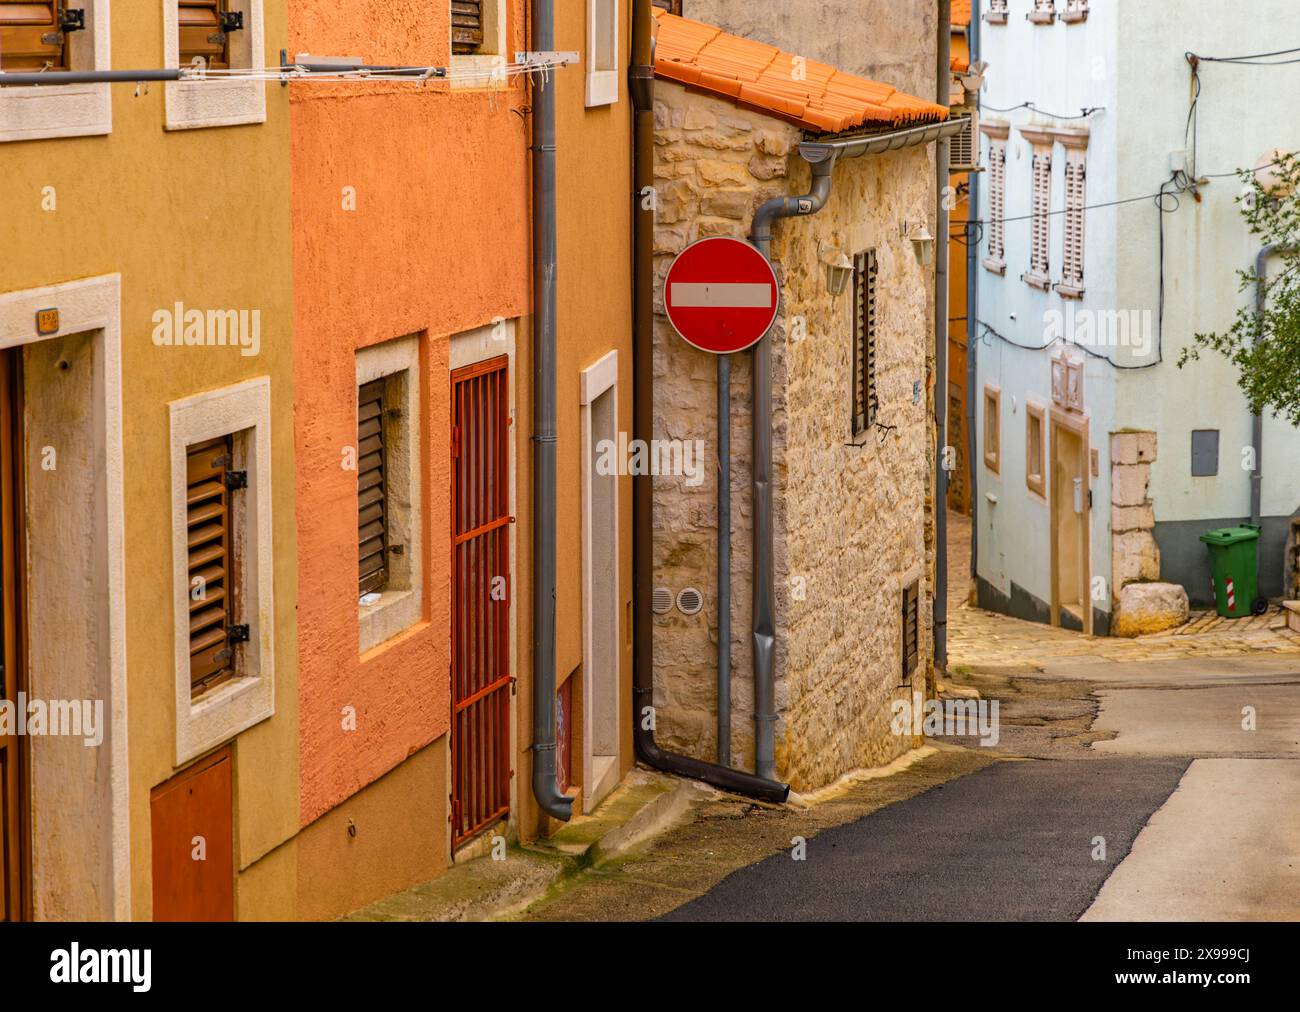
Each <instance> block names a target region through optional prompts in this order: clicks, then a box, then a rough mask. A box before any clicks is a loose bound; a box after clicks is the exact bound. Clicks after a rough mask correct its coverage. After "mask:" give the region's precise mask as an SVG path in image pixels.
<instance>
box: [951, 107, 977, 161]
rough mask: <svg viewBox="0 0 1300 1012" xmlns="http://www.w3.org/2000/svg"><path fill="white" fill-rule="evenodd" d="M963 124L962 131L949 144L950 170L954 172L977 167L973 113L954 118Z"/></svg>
mask: <svg viewBox="0 0 1300 1012" xmlns="http://www.w3.org/2000/svg"><path fill="white" fill-rule="evenodd" d="M952 119H954V120H958V121H960V122H962V124H963V126H962V131H961V133H959V134H957V135H956V136H955V137H953V138H952V140H951V141H950V142H949V146H948V168H949V169H950V170H951V171H953V172H959V171H968V170H971V169H974V168H976V167H977V156H976V151H977V150H978V147H977V145H976V141H975V136H976V134H975V117H974V115H972V114H971V113H968V112H966V113H960V114H956V115H954V116H953V117H952Z"/></svg>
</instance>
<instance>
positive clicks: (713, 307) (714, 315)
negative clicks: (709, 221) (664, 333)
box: [664, 236, 778, 355]
mask: <svg viewBox="0 0 1300 1012" xmlns="http://www.w3.org/2000/svg"><path fill="white" fill-rule="evenodd" d="M777 298H778V296H777V285H776V272H775V271H773V270H772V265H771V264H770V263H768V262H767V258H766V257H765V256H763V254H762V253H760V252H759V251H758V250H757V249H755V248H754V247H753V246H751V245H750V244H749V243H747V242H744V241H742V240H740V239H731V238H727V237H726V236H718V237H716V238H713V239H700V240H699V241H698V242H693V243H691V244H690V245H689V246H687V247H686V248H685V249H684V250H682V251H681V252H680V253H678V254H677V259H675V260H674V261H673V264H672V266H671V267H669V268H668V275H667V276H666V277H665V278H664V308H665V309H666V310H667V311H668V320H669V322H671V323H672V325H673V329H675V330H676V331H677V333H678V334H680V335H681V336H682V340H684V341H686V342H687V343H688V344H691V345H693V346H695V347H696V348H699V349H700V350H701V351H710V352H713V353H714V354H716V355H725V354H729V353H731V352H736V351H744V350H745V349H746V348H750V347H752V346H753V345H755V344H757V343H758V342H759V341H760V340H761V339H762V337H763V335H764V334H766V333H767V332H768V329H769V328H770V327H771V326H772V322H773V321H774V320H775V319H776V307H777Z"/></svg>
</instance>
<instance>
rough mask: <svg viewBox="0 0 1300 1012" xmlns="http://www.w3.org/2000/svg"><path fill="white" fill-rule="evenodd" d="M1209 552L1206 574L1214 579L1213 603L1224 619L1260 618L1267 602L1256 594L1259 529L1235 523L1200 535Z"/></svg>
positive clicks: (1255, 525) (1250, 525)
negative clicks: (1246, 616)
mask: <svg viewBox="0 0 1300 1012" xmlns="http://www.w3.org/2000/svg"><path fill="white" fill-rule="evenodd" d="M1201 540H1202V541H1204V542H1205V544H1206V546H1207V547H1208V548H1209V550H1210V573H1211V575H1212V576H1213V578H1214V603H1215V606H1216V607H1217V609H1218V612H1219V614H1220V615H1222V616H1223V617H1224V618H1241V617H1243V616H1245V615H1262V614H1264V612H1266V611H1268V601H1266V600H1264V598H1262V597H1258V596H1256V595H1257V586H1256V581H1255V573H1256V566H1255V553H1256V551H1257V550H1258V548H1259V526H1258V525H1257V524H1238V525H1237V526H1236V527H1220V528H1218V529H1217V530H1213V531H1206V532H1205V533H1204V534H1202V535H1201Z"/></svg>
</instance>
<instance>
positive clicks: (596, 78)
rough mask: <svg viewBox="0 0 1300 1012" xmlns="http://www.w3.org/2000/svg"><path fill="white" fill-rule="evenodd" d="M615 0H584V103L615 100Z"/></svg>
mask: <svg viewBox="0 0 1300 1012" xmlns="http://www.w3.org/2000/svg"><path fill="white" fill-rule="evenodd" d="M618 8H619V0H587V107H588V108H591V107H592V106H597V105H613V104H614V103H615V102H617V101H618V77H619V74H618V44H619V35H618Z"/></svg>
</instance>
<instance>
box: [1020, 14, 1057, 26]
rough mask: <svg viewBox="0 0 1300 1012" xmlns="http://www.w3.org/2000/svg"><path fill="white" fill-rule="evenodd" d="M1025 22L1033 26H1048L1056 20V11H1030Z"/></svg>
mask: <svg viewBox="0 0 1300 1012" xmlns="http://www.w3.org/2000/svg"><path fill="white" fill-rule="evenodd" d="M1025 20H1026V21H1028V22H1029V23H1030V24H1034V25H1050V24H1051V23H1052V22H1053V21H1055V20H1056V11H1030V12H1029V13H1028V14H1026V15H1025Z"/></svg>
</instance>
